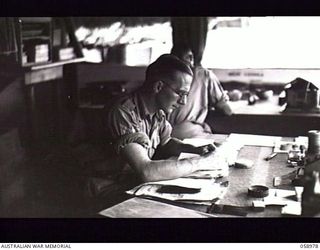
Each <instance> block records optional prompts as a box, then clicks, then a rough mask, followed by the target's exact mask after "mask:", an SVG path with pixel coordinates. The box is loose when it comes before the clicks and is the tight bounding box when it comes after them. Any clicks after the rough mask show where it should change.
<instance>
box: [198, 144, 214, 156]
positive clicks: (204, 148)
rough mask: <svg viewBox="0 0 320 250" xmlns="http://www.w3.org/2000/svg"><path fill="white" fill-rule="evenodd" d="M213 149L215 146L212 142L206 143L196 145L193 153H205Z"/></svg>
mask: <svg viewBox="0 0 320 250" xmlns="http://www.w3.org/2000/svg"><path fill="white" fill-rule="evenodd" d="M215 150H216V146H214V145H213V144H208V145H204V146H200V147H196V148H195V153H196V154H199V155H205V154H208V153H210V152H213V151H215Z"/></svg>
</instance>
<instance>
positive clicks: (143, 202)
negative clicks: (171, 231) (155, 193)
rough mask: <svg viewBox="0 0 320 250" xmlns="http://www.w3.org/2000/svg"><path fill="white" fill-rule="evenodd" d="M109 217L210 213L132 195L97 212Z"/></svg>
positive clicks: (155, 216) (164, 216) (173, 215)
mask: <svg viewBox="0 0 320 250" xmlns="http://www.w3.org/2000/svg"><path fill="white" fill-rule="evenodd" d="M99 214H100V215H102V216H106V217H109V218H207V217H214V216H212V215H210V214H206V213H202V212H198V211H195V210H191V209H187V208H182V207H178V206H174V205H170V204H166V203H163V202H158V201H154V200H149V199H143V198H139V197H134V198H131V199H129V200H126V201H124V202H121V203H120V204H117V205H115V206H113V207H110V208H107V209H104V210H102V211H100V212H99Z"/></svg>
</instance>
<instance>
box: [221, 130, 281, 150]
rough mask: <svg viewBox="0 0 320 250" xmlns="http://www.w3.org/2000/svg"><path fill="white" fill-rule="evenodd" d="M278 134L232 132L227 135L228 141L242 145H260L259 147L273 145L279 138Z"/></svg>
mask: <svg viewBox="0 0 320 250" xmlns="http://www.w3.org/2000/svg"><path fill="white" fill-rule="evenodd" d="M280 139H281V137H279V136H267V135H250V134H235V133H232V134H230V136H229V137H228V139H227V140H228V141H229V142H232V143H235V144H240V145H242V146H244V145H246V146H261V147H273V146H274V144H275V142H276V141H278V140H280Z"/></svg>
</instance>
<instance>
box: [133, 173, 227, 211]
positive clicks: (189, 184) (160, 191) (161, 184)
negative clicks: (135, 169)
mask: <svg viewBox="0 0 320 250" xmlns="http://www.w3.org/2000/svg"><path fill="white" fill-rule="evenodd" d="M226 190H227V185H225V183H224V184H220V183H216V182H215V180H214V179H194V178H178V179H174V180H166V181H157V182H148V183H144V184H142V185H139V186H137V187H135V188H133V189H131V190H129V191H127V193H128V194H131V195H135V196H146V197H156V198H160V199H165V200H170V201H179V202H183V203H193V204H206V205H208V204H209V205H210V204H211V203H212V202H213V201H216V200H218V199H219V198H222V196H223V195H224V194H225V192H226Z"/></svg>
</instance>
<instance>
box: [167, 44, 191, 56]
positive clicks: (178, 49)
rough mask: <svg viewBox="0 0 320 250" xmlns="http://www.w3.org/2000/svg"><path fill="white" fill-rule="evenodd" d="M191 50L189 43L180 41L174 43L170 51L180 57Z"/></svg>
mask: <svg viewBox="0 0 320 250" xmlns="http://www.w3.org/2000/svg"><path fill="white" fill-rule="evenodd" d="M190 50H191V51H192V49H191V46H190V45H189V44H188V43H184V42H180V43H176V44H174V45H173V47H172V49H171V52H170V53H171V54H172V55H175V56H177V57H178V58H182V57H183V56H184V55H185V54H186V53H187V52H188V51H190ZM192 53H193V52H192Z"/></svg>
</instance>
